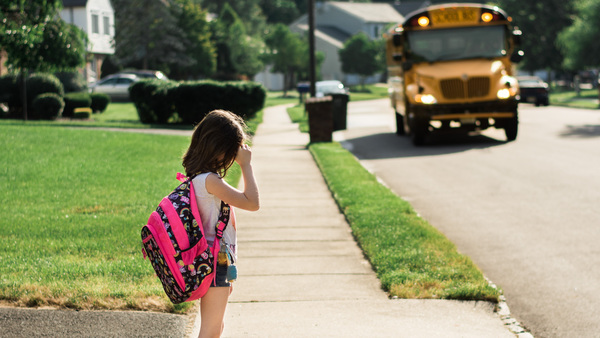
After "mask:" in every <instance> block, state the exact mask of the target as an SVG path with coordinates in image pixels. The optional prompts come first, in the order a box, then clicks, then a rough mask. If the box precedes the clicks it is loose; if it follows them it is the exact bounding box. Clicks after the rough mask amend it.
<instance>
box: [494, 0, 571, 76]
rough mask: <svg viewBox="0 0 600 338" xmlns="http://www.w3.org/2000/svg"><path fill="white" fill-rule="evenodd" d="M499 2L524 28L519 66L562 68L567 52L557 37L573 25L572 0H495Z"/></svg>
mask: <svg viewBox="0 0 600 338" xmlns="http://www.w3.org/2000/svg"><path fill="white" fill-rule="evenodd" d="M496 3H497V4H498V6H499V7H500V8H502V9H503V10H505V11H506V13H507V14H508V15H509V16H512V18H513V24H514V25H515V26H518V27H519V29H520V30H521V31H522V32H523V38H522V39H521V40H522V45H521V47H522V49H523V51H524V52H525V58H524V59H523V62H522V63H520V64H519V67H520V68H521V69H524V70H528V71H530V72H533V71H535V70H540V69H547V70H557V69H561V67H562V63H563V58H564V56H563V53H562V51H561V50H560V49H559V48H558V45H557V43H556V37H557V36H558V33H559V32H560V31H562V30H563V29H565V28H566V27H568V26H570V25H571V22H572V16H573V14H574V10H573V0H546V1H543V2H541V1H522V0H496Z"/></svg>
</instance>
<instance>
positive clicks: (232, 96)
mask: <svg viewBox="0 0 600 338" xmlns="http://www.w3.org/2000/svg"><path fill="white" fill-rule="evenodd" d="M265 98H266V90H265V88H264V87H263V86H262V85H261V84H260V83H256V82H242V81H240V82H215V81H199V82H186V83H182V84H180V85H179V86H177V87H174V88H172V89H171V90H170V91H169V99H170V100H171V101H172V102H173V103H174V104H175V107H176V111H177V114H179V117H180V118H181V120H182V122H183V123H190V124H196V123H198V122H200V121H201V120H202V118H204V116H205V115H206V114H207V113H208V112H210V111H211V110H214V109H225V110H230V111H232V112H233V113H235V114H237V115H239V116H241V117H243V118H244V119H248V118H251V117H253V116H254V115H255V114H256V113H257V112H258V111H260V110H261V109H262V108H263V106H264V103H265Z"/></svg>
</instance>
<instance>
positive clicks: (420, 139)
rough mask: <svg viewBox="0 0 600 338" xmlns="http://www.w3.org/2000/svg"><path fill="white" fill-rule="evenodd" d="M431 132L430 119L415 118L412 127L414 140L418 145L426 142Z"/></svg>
mask: <svg viewBox="0 0 600 338" xmlns="http://www.w3.org/2000/svg"><path fill="white" fill-rule="evenodd" d="M428 133H429V121H428V120H425V119H415V120H414V125H413V128H412V142H413V144H414V145H416V146H422V145H424V144H425V139H426V138H427V134H428Z"/></svg>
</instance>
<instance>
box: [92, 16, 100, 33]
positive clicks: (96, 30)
mask: <svg viewBox="0 0 600 338" xmlns="http://www.w3.org/2000/svg"><path fill="white" fill-rule="evenodd" d="M92 33H94V34H100V23H99V22H98V14H92Z"/></svg>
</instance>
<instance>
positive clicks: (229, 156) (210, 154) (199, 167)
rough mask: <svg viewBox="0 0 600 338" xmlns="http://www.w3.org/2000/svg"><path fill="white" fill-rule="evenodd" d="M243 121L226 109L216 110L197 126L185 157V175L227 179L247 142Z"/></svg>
mask: <svg viewBox="0 0 600 338" xmlns="http://www.w3.org/2000/svg"><path fill="white" fill-rule="evenodd" d="M245 129H246V125H245V123H244V120H243V119H242V118H241V117H239V116H238V115H235V114H234V113H232V112H230V111H226V110H220V109H217V110H213V111H211V112H210V113H208V114H207V115H206V116H205V117H204V118H203V119H202V121H200V123H199V124H198V125H197V126H196V129H195V130H194V134H193V135H192V142H191V144H190V147H189V148H188V150H187V151H186V153H185V155H183V163H182V164H183V167H184V168H185V172H186V175H187V176H188V177H192V176H195V175H198V174H201V173H207V172H213V173H217V174H219V175H221V177H225V175H226V174H227V170H228V169H229V168H230V167H231V166H232V165H233V162H234V161H235V157H236V156H237V152H238V149H239V147H240V146H241V145H242V143H243V142H244V141H245V140H246V132H245Z"/></svg>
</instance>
